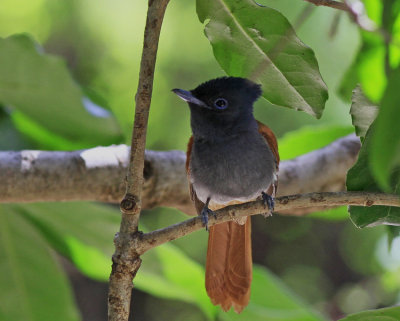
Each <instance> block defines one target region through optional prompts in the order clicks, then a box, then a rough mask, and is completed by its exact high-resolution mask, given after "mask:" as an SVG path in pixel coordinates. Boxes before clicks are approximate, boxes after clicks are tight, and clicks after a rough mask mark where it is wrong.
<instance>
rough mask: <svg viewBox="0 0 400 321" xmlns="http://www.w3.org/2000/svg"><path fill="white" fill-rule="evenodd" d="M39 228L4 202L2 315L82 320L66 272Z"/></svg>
mask: <svg viewBox="0 0 400 321" xmlns="http://www.w3.org/2000/svg"><path fill="white" fill-rule="evenodd" d="M49 250H50V248H49V247H48V245H47V243H46V241H45V240H44V239H43V237H42V236H41V235H40V234H39V233H38V232H37V230H36V228H35V227H34V226H32V225H31V224H30V223H29V222H28V221H26V220H25V218H24V217H22V216H21V215H20V213H19V211H18V210H17V211H16V210H15V208H14V207H13V206H7V205H1V206H0V284H1V287H2V288H1V292H0V319H1V320H24V321H43V320H60V321H77V320H80V317H79V315H78V311H77V308H76V307H75V304H74V300H73V297H72V293H71V292H72V291H71V289H70V286H69V284H68V281H67V279H66V277H65V275H64V272H63V270H62V268H61V266H60V265H59V263H58V262H57V260H56V258H55V257H54V255H53V254H52V253H51V252H50V251H49Z"/></svg>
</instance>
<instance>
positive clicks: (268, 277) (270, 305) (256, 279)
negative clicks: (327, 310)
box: [219, 265, 326, 321]
mask: <svg viewBox="0 0 400 321" xmlns="http://www.w3.org/2000/svg"><path fill="white" fill-rule="evenodd" d="M219 317H220V318H221V319H222V320H227V321H228V320H229V321H235V320H237V321H239V320H246V321H248V320H251V321H265V320H268V321H322V320H326V319H325V318H323V317H322V316H320V315H318V314H317V313H315V312H314V311H312V309H310V308H308V307H307V306H306V305H305V304H304V303H302V302H301V301H300V299H299V298H298V297H297V296H296V295H294V294H293V293H291V292H290V290H289V289H288V288H287V287H286V286H285V285H284V284H283V283H282V282H281V281H280V280H279V279H278V278H277V277H275V276H274V275H273V274H272V273H270V272H269V271H268V270H267V269H266V268H264V267H261V266H257V265H255V266H254V270H253V282H252V283H251V298H250V303H249V305H248V307H246V308H245V309H244V310H243V312H242V313H240V314H236V313H235V312H233V311H230V312H228V313H223V312H221V313H220V314H219Z"/></svg>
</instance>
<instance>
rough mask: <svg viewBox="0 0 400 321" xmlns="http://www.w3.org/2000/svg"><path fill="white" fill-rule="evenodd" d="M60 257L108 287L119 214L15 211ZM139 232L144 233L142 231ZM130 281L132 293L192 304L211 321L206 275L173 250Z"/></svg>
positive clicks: (83, 206) (167, 247)
mask: <svg viewBox="0 0 400 321" xmlns="http://www.w3.org/2000/svg"><path fill="white" fill-rule="evenodd" d="M14 207H15V208H16V210H18V211H20V212H21V213H22V214H23V215H24V216H25V217H26V218H27V219H29V220H30V221H31V222H32V223H33V224H34V225H35V226H36V227H37V228H38V229H39V230H40V231H41V232H42V234H43V235H44V236H45V237H46V239H47V241H48V242H49V243H50V244H51V245H52V246H53V247H54V248H55V249H56V250H57V251H59V252H60V253H62V254H63V255H65V256H66V257H68V258H69V259H70V260H71V261H72V262H73V263H74V265H75V266H76V267H77V268H78V269H79V270H80V271H81V272H82V273H84V274H85V275H87V276H89V277H91V278H94V279H96V280H99V281H108V278H109V276H110V272H111V255H112V253H113V252H114V245H113V238H114V235H115V233H116V232H117V231H118V229H119V223H120V213H119V211H118V210H117V209H114V208H112V207H109V206H103V205H97V204H92V203H87V202H68V203H62V204H60V203H36V204H26V205H14ZM141 228H143V227H142V226H141ZM142 259H143V263H142V266H141V268H140V270H139V272H138V273H137V275H136V278H135V280H134V283H135V286H136V288H138V289H140V290H142V291H145V292H148V293H150V294H152V295H154V296H158V297H162V298H168V299H176V300H182V301H185V302H190V303H193V304H196V305H198V306H199V307H200V309H201V310H202V311H204V313H205V314H206V315H207V316H208V317H209V318H213V316H214V315H215V313H216V312H215V311H216V308H215V307H214V306H213V305H212V304H211V302H210V300H209V298H208V297H207V294H206V291H205V286H204V269H203V268H202V267H201V266H200V265H199V264H198V263H196V262H195V261H193V260H191V259H190V258H188V257H187V256H186V255H185V254H184V253H183V252H182V251H181V250H179V249H178V248H177V247H175V246H173V245H171V244H164V245H163V246H161V247H158V248H155V249H152V250H151V251H149V252H148V253H146V254H144V255H143V256H142Z"/></svg>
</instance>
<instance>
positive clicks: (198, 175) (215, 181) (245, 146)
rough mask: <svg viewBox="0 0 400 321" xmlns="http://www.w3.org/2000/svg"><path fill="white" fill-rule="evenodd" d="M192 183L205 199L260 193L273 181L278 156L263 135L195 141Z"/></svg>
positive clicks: (240, 197) (246, 197) (242, 198)
mask: <svg viewBox="0 0 400 321" xmlns="http://www.w3.org/2000/svg"><path fill="white" fill-rule="evenodd" d="M190 171H191V183H192V184H193V187H194V189H195V191H196V194H197V197H198V198H199V199H200V200H201V201H202V202H205V201H206V200H207V198H208V197H210V198H211V199H212V200H213V202H216V203H220V204H225V203H228V202H230V201H232V200H240V201H247V200H250V199H254V198H255V197H257V196H259V195H260V194H261V192H262V191H265V190H266V189H267V188H268V187H269V186H270V185H271V183H272V182H273V177H274V174H275V159H274V155H273V154H272V151H271V149H270V148H269V146H268V145H267V143H266V141H265V140H264V138H263V137H262V136H261V135H260V134H259V133H258V132H257V133H247V134H242V135H238V136H235V137H231V138H229V139H227V138H226V139H224V140H223V141H213V142H210V141H197V140H195V141H194V145H193V151H192V156H191V162H190Z"/></svg>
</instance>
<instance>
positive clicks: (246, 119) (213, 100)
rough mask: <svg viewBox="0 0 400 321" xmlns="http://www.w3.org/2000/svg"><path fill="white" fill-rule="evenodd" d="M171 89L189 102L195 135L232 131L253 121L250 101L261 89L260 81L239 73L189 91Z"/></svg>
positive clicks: (253, 100) (210, 81) (211, 81)
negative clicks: (256, 81) (244, 76)
mask: <svg viewBox="0 0 400 321" xmlns="http://www.w3.org/2000/svg"><path fill="white" fill-rule="evenodd" d="M172 91H173V92H174V93H175V94H177V95H178V96H179V97H180V98H181V99H183V100H185V101H186V102H187V103H188V104H189V106H190V110H191V124H192V130H193V134H194V135H195V136H196V134H202V135H203V134H207V132H208V133H210V134H213V133H214V134H215V131H221V130H222V131H223V132H229V131H235V130H239V129H241V128H244V127H246V126H248V125H249V124H250V123H252V124H253V123H254V117H253V103H254V102H255V101H256V100H257V99H258V97H260V95H261V93H262V91H261V86H260V85H258V84H256V83H254V82H252V81H250V80H248V79H245V78H239V77H221V78H217V79H213V80H209V81H207V82H205V83H203V84H201V85H199V86H198V87H196V88H195V89H193V90H190V91H186V90H183V89H173V90H172Z"/></svg>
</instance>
